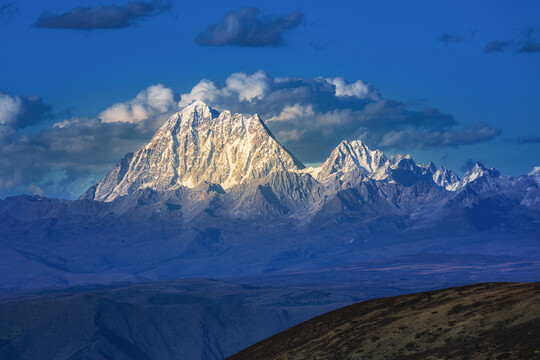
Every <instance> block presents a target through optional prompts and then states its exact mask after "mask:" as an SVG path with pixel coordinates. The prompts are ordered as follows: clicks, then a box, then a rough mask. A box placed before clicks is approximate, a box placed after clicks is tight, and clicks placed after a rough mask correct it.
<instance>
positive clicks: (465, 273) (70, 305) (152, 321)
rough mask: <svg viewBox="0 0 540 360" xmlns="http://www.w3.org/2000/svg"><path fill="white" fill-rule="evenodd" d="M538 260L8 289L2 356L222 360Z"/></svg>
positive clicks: (446, 259) (469, 260) (530, 272)
mask: <svg viewBox="0 0 540 360" xmlns="http://www.w3.org/2000/svg"><path fill="white" fill-rule="evenodd" d="M539 271H540V260H528V261H523V260H518V259H515V258H511V257H488V256H476V255H453V256H446V255H441V254H431V255H430V254H426V255H422V256H407V257H400V258H394V259H381V260H375V261H367V262H362V263H355V264H349V265H346V266H337V267H331V268H326V269H322V270H310V271H302V272H297V273H282V274H267V275H253V276H247V277H246V276H245V277H241V278H236V279H223V280H204V279H186V280H176V281H167V282H152V283H141V284H136V285H123V286H120V285H117V286H108V287H106V286H94V287H78V288H77V287H70V288H64V289H56V290H41V291H34V292H29V291H28V290H26V291H20V290H19V291H18V292H10V293H4V298H3V299H0V358H9V359H37V358H51V359H52V358H54V359H87V358H91V359H111V358H114V359H178V358H182V359H194V360H195V359H222V358H223V357H225V356H228V355H231V354H233V353H235V352H237V351H239V350H241V349H243V348H245V347H247V346H249V345H251V344H253V343H255V342H257V341H260V340H262V339H265V338H267V337H269V336H271V335H273V334H275V333H277V332H279V331H282V330H285V329H287V328H289V327H291V326H293V325H296V324H298V323H300V322H302V321H305V320H307V319H309V318H312V317H314V316H316V315H319V314H322V313H325V312H327V311H330V310H333V309H336V308H339V307H342V306H345V305H348V304H351V303H354V302H358V301H362V300H365V299H370V298H375V297H382V296H392V295H398V294H404V293H411V292H418V291H424V290H431V289H438V288H444V287H448V286H455V285H461V284H467V283H473V282H478V281H492V280H506V281H515V280H516V279H522V280H525V281H527V280H533V279H535V278H536V279H537V275H538V273H539Z"/></svg>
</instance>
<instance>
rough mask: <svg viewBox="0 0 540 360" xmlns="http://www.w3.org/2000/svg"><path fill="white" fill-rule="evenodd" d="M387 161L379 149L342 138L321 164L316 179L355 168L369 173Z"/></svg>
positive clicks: (358, 141) (326, 177) (321, 179)
mask: <svg viewBox="0 0 540 360" xmlns="http://www.w3.org/2000/svg"><path fill="white" fill-rule="evenodd" d="M387 162H388V159H387V158H386V156H385V155H384V154H383V153H382V152H381V151H380V150H371V149H369V148H368V147H367V146H366V145H365V144H363V143H362V142H361V141H360V140H353V141H347V140H344V141H342V142H341V143H340V144H339V145H338V146H337V147H336V148H335V149H334V151H332V153H331V154H330V156H329V157H328V159H327V160H326V161H325V162H324V163H323V164H322V165H321V170H320V172H319V173H318V175H317V179H318V180H320V181H324V180H325V179H328V177H329V176H331V175H333V174H336V173H341V174H345V173H348V172H351V171H356V170H358V171H359V172H360V173H362V174H370V173H372V172H375V171H377V170H379V169H381V168H382V167H384V166H385V165H386V164H387Z"/></svg>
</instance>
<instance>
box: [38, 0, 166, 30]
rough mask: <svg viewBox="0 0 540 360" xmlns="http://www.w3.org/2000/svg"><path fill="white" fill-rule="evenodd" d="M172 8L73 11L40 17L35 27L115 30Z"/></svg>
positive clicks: (148, 5)
mask: <svg viewBox="0 0 540 360" xmlns="http://www.w3.org/2000/svg"><path fill="white" fill-rule="evenodd" d="M170 8H171V2H170V1H165V2H164V1H160V0H152V1H149V2H143V1H135V2H131V3H128V4H125V5H123V6H118V5H109V6H106V5H99V6H97V7H76V8H73V9H71V10H70V11H68V12H66V13H63V14H50V13H47V12H44V13H42V14H41V16H40V17H39V19H38V20H37V21H36V23H35V25H36V26H37V27H40V28H49V29H73V30H94V29H118V28H126V27H129V26H132V25H135V24H136V22H137V20H140V19H143V18H147V17H150V16H155V15H158V14H161V13H162V12H164V11H166V10H168V9H170Z"/></svg>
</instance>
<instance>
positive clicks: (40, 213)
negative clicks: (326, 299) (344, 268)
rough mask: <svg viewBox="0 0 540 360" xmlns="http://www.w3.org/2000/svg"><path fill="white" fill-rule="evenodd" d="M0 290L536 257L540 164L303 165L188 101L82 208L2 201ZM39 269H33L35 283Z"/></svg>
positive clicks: (254, 121)
mask: <svg viewBox="0 0 540 360" xmlns="http://www.w3.org/2000/svg"><path fill="white" fill-rule="evenodd" d="M0 215H1V217H0V238H2V239H3V242H2V247H1V248H0V258H2V259H5V260H6V261H4V262H1V263H0V264H5V265H0V267H2V269H0V270H2V272H3V274H4V277H3V278H2V279H1V280H0V287H5V288H12V287H23V288H24V287H40V286H56V285H60V284H65V285H73V284H86V283H96V282H97V283H101V282H110V281H142V280H149V279H150V280H151V279H170V278H178V277H190V276H196V277H200V276H227V275H235V274H243V273H257V272H275V271H284V270H300V269H304V268H314V267H318V266H327V265H331V264H341V263H344V262H348V261H358V260H365V259H370V258H377V257H381V256H386V257H390V256H398V255H403V254H415V253H424V252H431V253H433V252H435V253H441V252H442V253H476V254H486V255H501V254H504V255H512V256H518V257H522V256H526V257H537V256H540V251H539V249H538V246H537V239H538V238H540V170H539V168H535V170H533V171H532V172H531V173H529V174H525V175H522V176H517V177H509V176H504V175H501V174H500V173H499V172H498V171H497V170H495V169H492V168H486V167H484V166H483V165H482V164H479V163H477V164H476V165H475V166H474V167H473V168H472V169H470V170H469V171H468V172H467V173H466V174H465V176H464V177H463V179H459V178H458V176H457V175H456V174H455V173H454V172H453V171H452V170H449V169H446V168H444V167H443V168H441V169H437V168H436V166H435V165H434V164H433V163H430V164H428V165H421V164H417V163H416V162H415V161H414V160H413V159H412V157H411V156H410V155H408V154H397V155H393V156H391V157H387V156H385V155H384V154H383V153H382V152H381V151H379V150H372V149H370V148H369V147H368V146H367V145H366V144H364V143H362V142H361V141H360V140H353V141H346V140H344V141H343V142H341V143H340V144H339V145H338V146H337V147H336V148H335V149H334V150H333V151H332V153H331V154H330V156H329V157H328V159H327V160H326V161H325V162H324V163H323V164H322V165H321V166H319V167H317V168H310V167H305V166H304V165H303V164H302V163H301V162H300V161H298V160H297V159H296V158H295V157H294V155H292V154H291V153H290V152H289V151H287V149H285V148H284V147H283V146H282V145H280V144H279V142H278V141H277V140H276V139H275V138H274V137H273V135H272V134H271V132H270V131H269V130H268V128H267V127H266V126H265V125H264V123H263V121H262V120H261V119H260V118H259V117H258V116H257V115H253V116H245V115H242V114H231V113H230V112H229V111H223V112H217V111H215V110H213V109H211V108H209V107H208V106H207V105H206V104H204V103H203V102H201V101H196V102H194V103H193V104H191V105H190V106H188V107H186V108H184V109H183V110H182V111H180V112H178V113H176V114H174V115H173V116H171V117H170V119H169V120H168V121H166V122H165V124H164V125H163V126H162V127H161V128H160V129H159V130H158V131H157V133H156V134H155V135H154V137H153V138H152V140H151V141H150V142H149V143H148V144H146V145H144V146H143V147H141V148H140V149H139V150H138V151H136V152H135V153H129V154H127V155H126V156H125V157H124V158H123V159H121V160H120V161H119V162H118V164H117V165H116V166H115V167H114V168H113V169H112V170H111V172H109V173H108V174H107V175H106V176H105V177H104V178H103V179H102V180H101V181H100V182H98V183H97V184H96V185H94V186H92V187H91V188H90V189H88V191H86V192H85V193H84V194H83V195H82V196H81V198H80V199H79V200H74V201H71V200H61V199H49V198H43V197H39V196H26V195H22V196H16V197H11V198H7V199H4V200H0ZM36 274H39V275H37V276H36Z"/></svg>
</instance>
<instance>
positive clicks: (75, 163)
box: [0, 84, 178, 198]
mask: <svg viewBox="0 0 540 360" xmlns="http://www.w3.org/2000/svg"><path fill="white" fill-rule="evenodd" d="M8 96H9V95H6V94H0V119H2V124H1V125H0V129H1V127H2V126H4V125H3V123H4V122H6V121H5V120H4V119H8V121H7V122H6V123H7V124H11V125H10V126H11V128H16V127H17V126H24V125H26V124H28V121H26V120H25V119H24V117H23V118H22V119H20V118H18V117H17V116H18V115H17V114H24V112H21V110H20V109H21V108H24V107H25V104H27V103H28V102H29V101H30V100H28V98H30V97H28V98H24V97H21V96H9V97H8ZM36 98H37V97H36ZM36 98H34V102H36V101H37V99H36ZM17 99H19V101H17ZM40 100H41V99H40ZM177 100H178V98H177V97H176V96H175V95H174V93H173V91H172V90H171V89H170V88H167V87H165V86H163V85H161V84H158V85H153V86H150V87H148V88H147V89H145V90H143V91H141V92H140V93H139V94H138V95H137V96H136V97H135V98H134V99H132V100H129V101H126V102H125V103H120V104H115V105H113V106H111V107H110V108H109V109H106V110H105V111H103V112H102V113H101V114H100V115H99V116H98V117H95V118H69V119H63V120H60V119H59V120H60V121H57V122H56V123H55V124H54V125H53V126H52V127H49V128H44V129H41V130H39V131H36V132H32V133H26V132H23V133H17V132H14V131H12V132H11V136H10V137H9V138H8V139H4V141H1V139H0V142H1V146H0V168H1V169H2V172H0V195H5V194H10V193H13V192H31V193H37V194H39V193H44V194H45V195H47V196H57V197H68V198H74V197H78V196H79V195H80V194H81V193H82V192H84V191H85V190H86V189H87V188H88V187H89V186H90V185H92V184H93V183H95V182H96V181H98V180H99V179H100V178H101V177H102V176H103V175H104V174H105V173H106V172H107V171H109V170H110V169H111V168H112V166H113V165H114V164H115V163H116V162H117V161H118V160H120V159H121V158H122V157H124V155H125V154H126V153H127V152H130V151H134V150H136V149H138V148H139V147H140V146H142V145H143V144H144V143H146V142H147V141H148V140H149V139H150V138H151V137H152V135H153V134H154V133H155V131H156V130H157V128H158V127H159V126H161V125H162V124H163V122H165V120H166V119H167V118H168V117H169V116H170V115H171V113H172V112H174V111H175V110H177V103H176V101H177ZM45 106H46V107H47V108H48V109H50V107H48V106H47V105H45ZM14 109H15V110H14ZM17 109H18V110H17ZM118 109H121V110H118ZM13 114H15V115H13ZM14 119H15V120H14ZM14 124H15V125H14ZM16 124H19V125H16Z"/></svg>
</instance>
